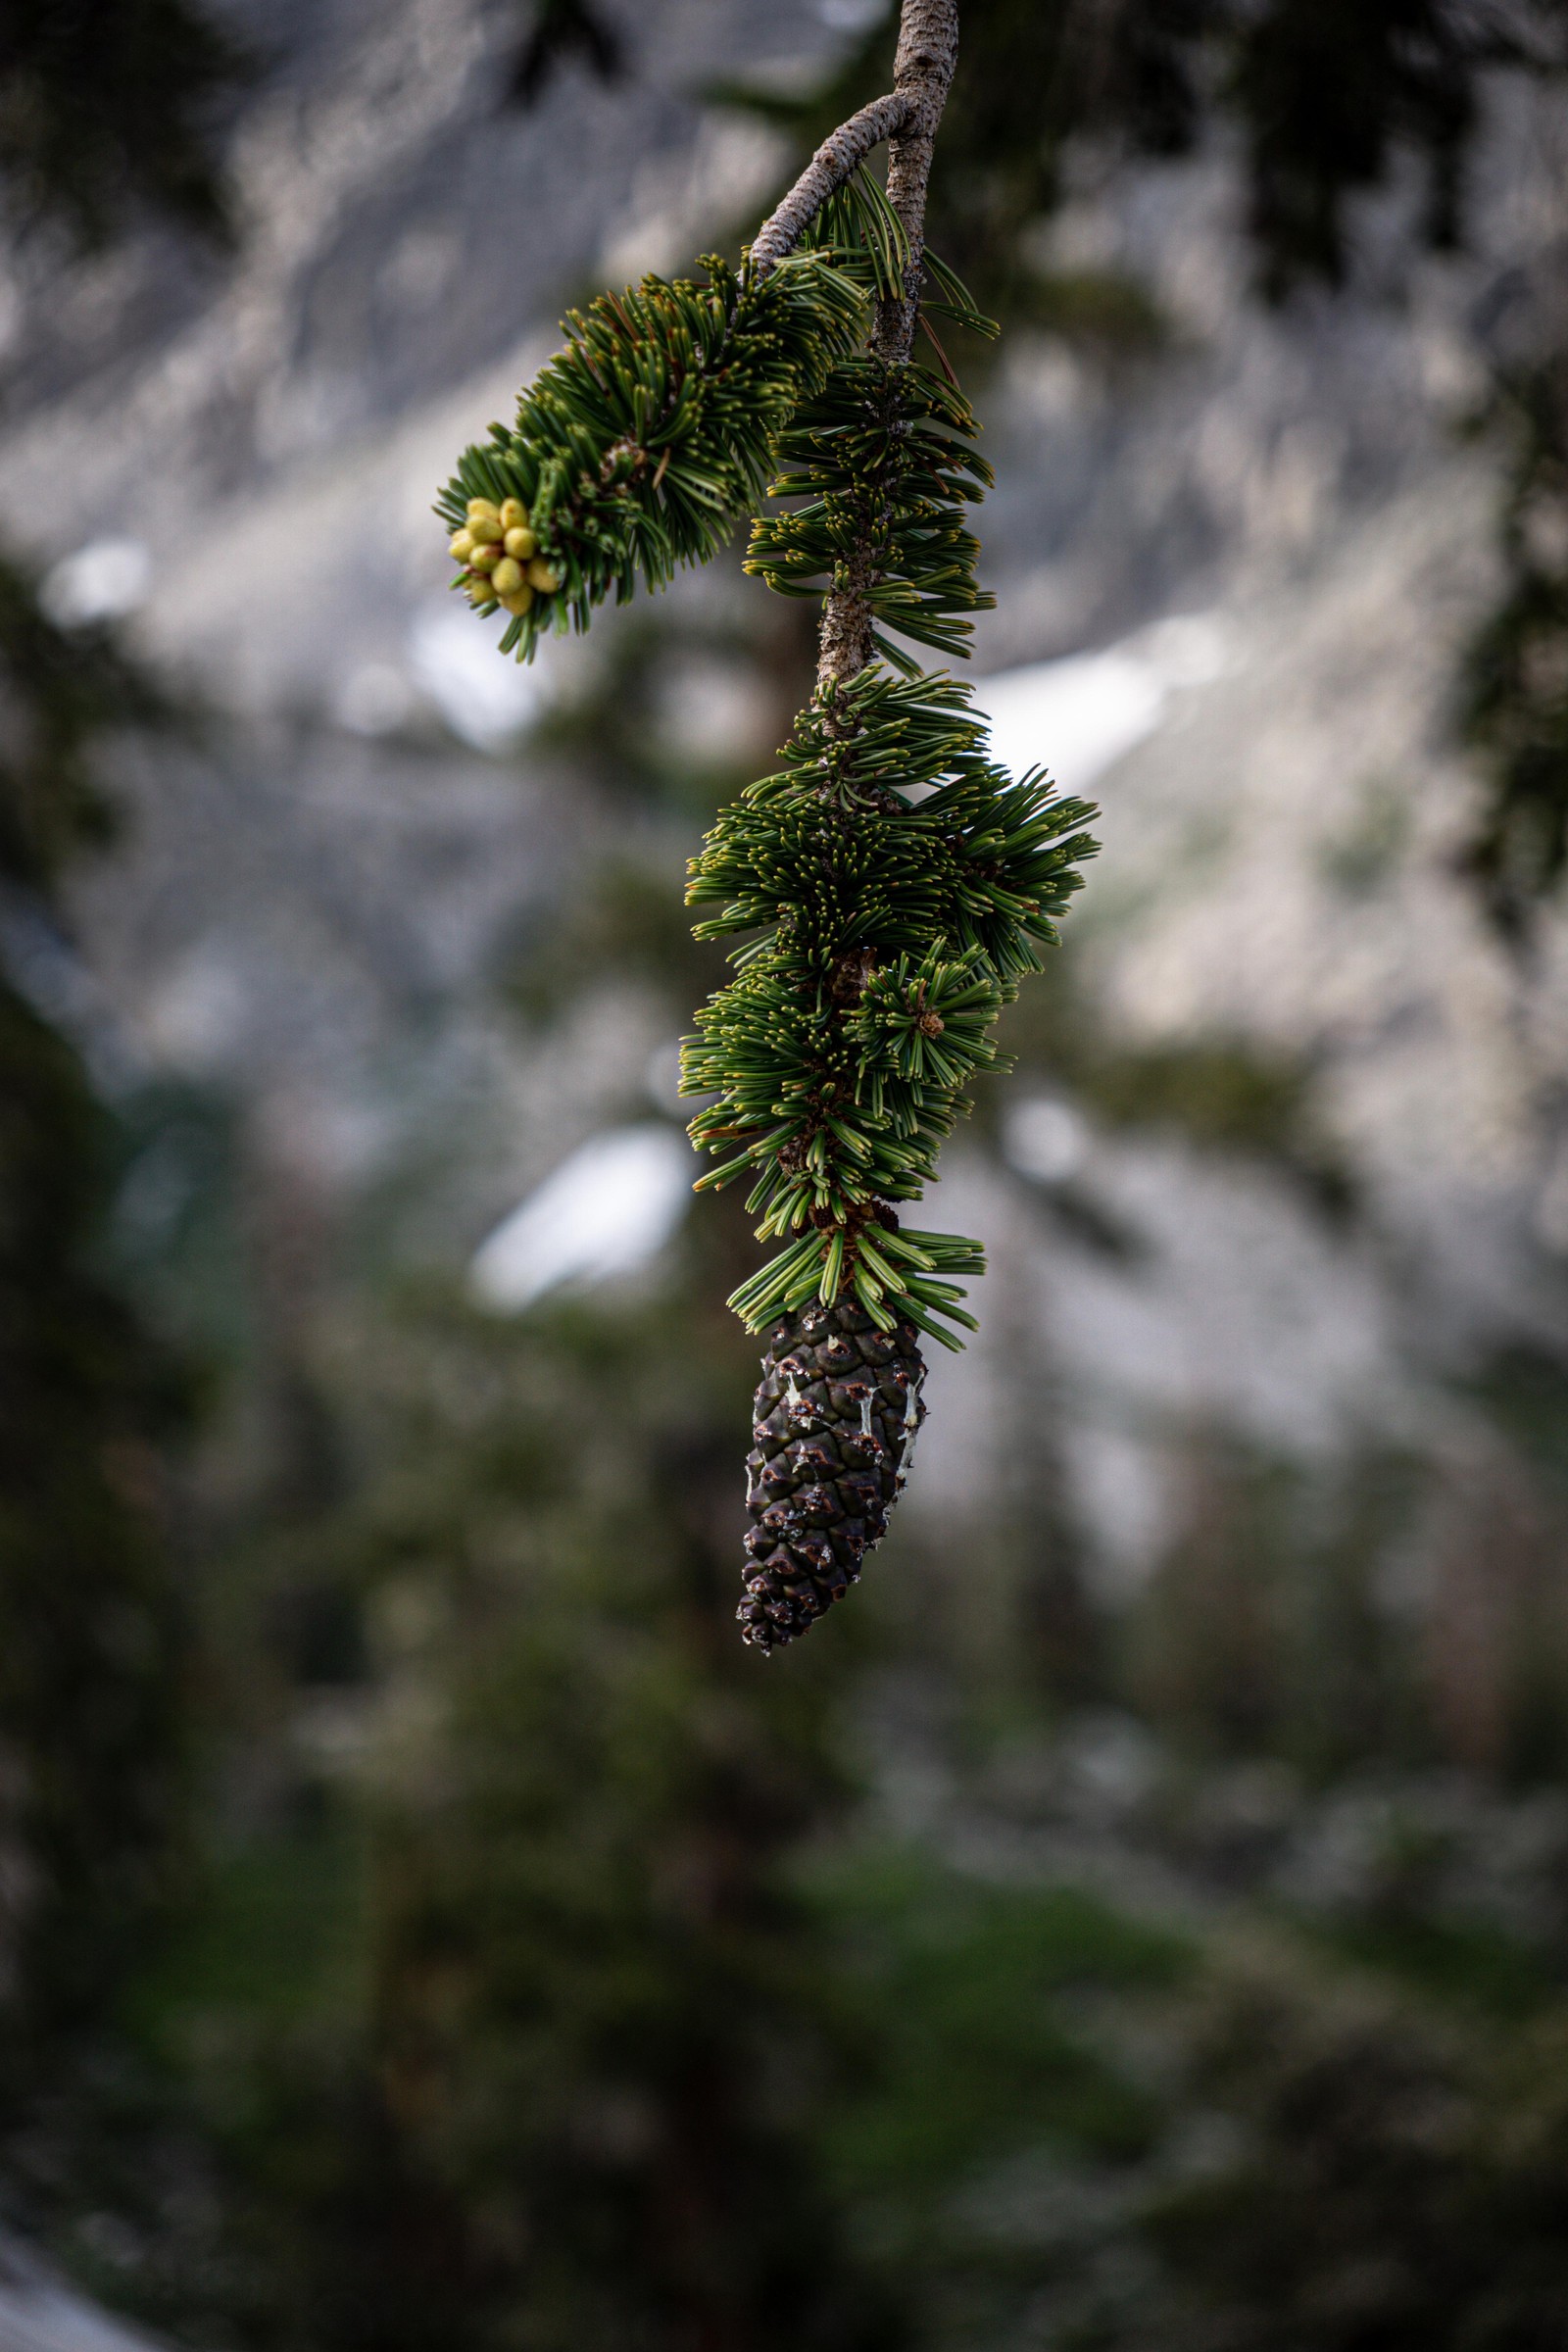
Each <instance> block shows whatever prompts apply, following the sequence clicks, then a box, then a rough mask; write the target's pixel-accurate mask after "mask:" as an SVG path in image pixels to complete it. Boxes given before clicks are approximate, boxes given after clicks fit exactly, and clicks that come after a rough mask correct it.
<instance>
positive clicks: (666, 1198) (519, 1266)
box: [468, 1121, 692, 1314]
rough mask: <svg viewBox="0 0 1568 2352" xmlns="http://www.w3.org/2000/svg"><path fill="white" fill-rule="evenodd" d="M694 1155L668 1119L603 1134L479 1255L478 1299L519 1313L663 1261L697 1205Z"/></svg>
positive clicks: (474, 1280)
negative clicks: (559, 1293)
mask: <svg viewBox="0 0 1568 2352" xmlns="http://www.w3.org/2000/svg"><path fill="white" fill-rule="evenodd" d="M691 1187H692V1151H691V1146H690V1145H689V1144H688V1143H687V1141H686V1139H685V1137H684V1136H682V1135H680V1134H679V1133H678V1132H677V1131H676V1129H674V1128H673V1127H667V1126H665V1125H664V1124H663V1123H662V1122H659V1123H657V1124H656V1123H654V1122H652V1121H649V1122H646V1123H643V1124H639V1125H637V1126H634V1127H613V1128H611V1129H610V1130H609V1132H608V1133H606V1134H604V1135H596V1136H594V1137H592V1138H591V1139H590V1141H589V1142H587V1143H586V1144H583V1145H582V1146H581V1147H580V1148H579V1149H578V1150H577V1151H575V1152H572V1154H571V1156H570V1157H569V1158H568V1159H565V1160H564V1161H563V1162H562V1164H561V1166H560V1167H559V1168H557V1169H556V1171H555V1173H554V1175H552V1176H548V1177H546V1179H545V1181H544V1183H543V1184H542V1185H540V1186H539V1188H538V1190H537V1191H536V1192H532V1193H530V1194H529V1196H528V1198H527V1200H526V1201H523V1202H522V1203H521V1204H520V1206H518V1207H517V1208H515V1209H514V1210H513V1212H512V1214H511V1216H509V1217H507V1218H505V1219H504V1220H503V1221H502V1223H501V1224H500V1225H498V1226H497V1227H496V1229H495V1231H494V1232H493V1233H492V1234H491V1235H490V1236H489V1238H488V1240H486V1241H485V1242H483V1243H482V1244H481V1245H480V1247H479V1249H478V1250H477V1251H476V1252H475V1254H474V1258H473V1262H472V1264H471V1266H470V1268H469V1272H468V1280H469V1285H470V1288H471V1289H472V1291H473V1294H474V1296H475V1297H476V1298H477V1299H479V1300H480V1301H481V1302H482V1303H483V1304H484V1305H486V1306H488V1307H493V1308H494V1309H496V1310H497V1311H498V1312H500V1313H503V1314H516V1313H519V1312H520V1311H521V1309H522V1308H524V1307H525V1306H531V1305H532V1303H533V1301H534V1300H535V1299H542V1298H543V1297H544V1295H545V1293H546V1292H547V1291H553V1290H556V1289H558V1288H559V1287H560V1285H561V1284H563V1283H566V1282H580V1283H595V1282H604V1281H606V1280H608V1279H609V1278H610V1277H611V1276H612V1275H616V1274H632V1273H635V1272H636V1271H637V1270H638V1269H639V1267H642V1266H645V1265H647V1264H648V1263H649V1262H650V1260H652V1259H653V1258H655V1257H657V1256H658V1254H659V1252H660V1250H662V1249H663V1247H664V1245H665V1243H666V1242H667V1241H669V1240H670V1239H671V1237H672V1236H673V1235H674V1233H675V1232H676V1230H677V1229H678V1227H679V1226H680V1223H681V1221H682V1219H683V1218H684V1216H685V1214H686V1211H687V1209H688V1207H689V1206H690V1204H691Z"/></svg>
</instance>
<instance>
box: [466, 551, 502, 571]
mask: <svg viewBox="0 0 1568 2352" xmlns="http://www.w3.org/2000/svg"><path fill="white" fill-rule="evenodd" d="M501 560H502V558H501V550H500V548H499V547H476V548H475V549H474V551H473V553H472V555H471V556H470V557H469V558H468V561H469V563H470V564H472V565H473V568H474V570H475V571H494V569H495V567H496V565H497V564H499V563H500V562H501Z"/></svg>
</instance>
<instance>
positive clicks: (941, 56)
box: [817, 0, 958, 686]
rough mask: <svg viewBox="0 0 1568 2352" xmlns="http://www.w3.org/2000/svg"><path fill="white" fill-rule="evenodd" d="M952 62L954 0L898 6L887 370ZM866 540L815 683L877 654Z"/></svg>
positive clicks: (846, 571) (839, 592)
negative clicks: (895, 237)
mask: <svg viewBox="0 0 1568 2352" xmlns="http://www.w3.org/2000/svg"><path fill="white" fill-rule="evenodd" d="M957 56H958V8H957V0H904V8H903V12H902V14H901V16H900V20H899V46H898V50H897V53H896V55H895V58H894V63H893V85H894V89H895V91H896V92H897V93H898V95H899V96H900V97H902V98H903V99H904V100H905V101H906V106H907V113H906V116H905V121H904V123H902V124H901V126H900V128H899V131H898V132H897V134H896V135H894V136H893V137H891V138H890V139H889V142H888V202H889V204H890V206H891V207H892V210H893V214H894V217H895V219H896V220H897V221H898V223H899V226H900V228H901V229H902V230H903V232H904V239H905V247H906V258H905V265H904V271H903V284H902V286H901V288H900V290H899V292H898V293H897V294H890V295H887V296H885V297H884V298H883V299H882V300H881V301H879V302H878V304H877V308H876V319H875V324H874V326H873V329H872V334H871V349H872V352H873V353H874V354H875V356H876V357H877V358H878V359H879V360H881V361H883V362H884V363H885V364H886V365H887V366H889V367H901V366H907V364H908V360H909V356H910V354H911V352H912V350H913V348H914V331H915V319H917V317H918V316H919V309H920V299H919V297H920V280H921V272H922V267H923V263H924V258H925V199H926V184H927V181H928V180H929V178H930V175H931V156H932V151H933V149H934V147H935V144H936V132H937V124H938V123H939V122H940V121H941V119H942V109H943V106H944V105H945V103H946V101H947V95H948V90H949V87H950V86H951V84H952V81H953V73H954V68H955V66H956V63H957ZM871 563H872V555H871V548H870V534H869V532H867V533H866V534H865V536H864V538H863V540H862V543H861V545H860V546H859V547H858V549H856V550H855V551H853V552H852V553H851V554H850V556H849V557H848V559H847V561H846V562H845V564H843V566H842V572H841V574H840V575H839V576H837V577H835V581H834V585H833V589H832V592H831V593H830V595H829V596H828V599H827V602H826V604H825V606H824V607H823V611H822V628H821V639H820V646H821V651H820V656H819V659H818V662H817V678H818V681H819V683H820V684H822V685H824V686H825V685H827V684H829V683H830V682H831V681H833V680H838V681H840V682H841V683H842V682H843V681H844V680H846V679H848V678H852V677H854V675H855V673H856V671H857V670H859V669H863V668H864V667H865V664H866V663H867V662H869V661H870V659H871V656H872V653H873V651H874V650H875V633H874V627H873V622H872V615H871V607H870V603H869V597H868V590H869V586H870V566H871Z"/></svg>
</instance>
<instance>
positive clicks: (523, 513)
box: [501, 498, 528, 531]
mask: <svg viewBox="0 0 1568 2352" xmlns="http://www.w3.org/2000/svg"><path fill="white" fill-rule="evenodd" d="M527 519H528V510H527V508H526V507H525V506H524V505H523V503H522V501H521V499H520V498H504V499H503V500H502V501H501V528H502V529H503V530H504V531H515V529H516V528H517V525H518V524H519V523H522V522H526V521H527Z"/></svg>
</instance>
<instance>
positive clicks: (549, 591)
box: [528, 556, 561, 596]
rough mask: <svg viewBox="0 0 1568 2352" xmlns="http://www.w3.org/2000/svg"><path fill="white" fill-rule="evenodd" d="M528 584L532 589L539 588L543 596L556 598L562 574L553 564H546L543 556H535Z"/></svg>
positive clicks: (530, 568) (529, 569) (529, 567)
mask: <svg viewBox="0 0 1568 2352" xmlns="http://www.w3.org/2000/svg"><path fill="white" fill-rule="evenodd" d="M528 584H529V586H530V587H531V588H537V589H538V591H539V593H540V595H541V596H554V594H555V592H556V590H557V589H558V588H559V587H560V586H561V574H560V572H559V571H558V570H557V569H556V567H555V565H554V564H547V563H546V562H545V560H544V558H543V556H535V558H534V560H533V562H532V563H531V564H529V566H528Z"/></svg>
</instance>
